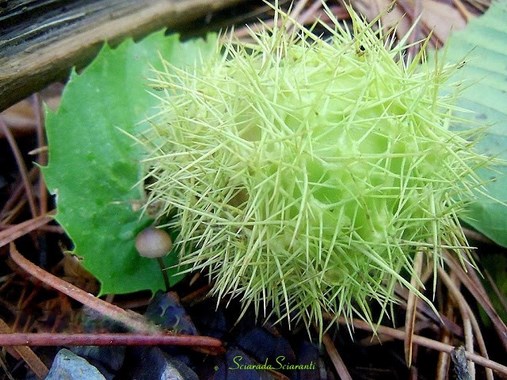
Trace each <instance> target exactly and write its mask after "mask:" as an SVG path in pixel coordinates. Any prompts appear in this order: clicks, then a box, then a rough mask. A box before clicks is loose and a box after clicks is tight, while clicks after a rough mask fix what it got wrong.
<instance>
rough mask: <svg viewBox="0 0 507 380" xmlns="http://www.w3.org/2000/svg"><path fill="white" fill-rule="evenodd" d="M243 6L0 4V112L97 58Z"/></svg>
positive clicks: (182, 0) (141, 0)
mask: <svg viewBox="0 0 507 380" xmlns="http://www.w3.org/2000/svg"><path fill="white" fill-rule="evenodd" d="M241 1H242V0H90V1H79V0H70V1H69V0H9V1H5V0H0V111H2V110H4V109H5V108H7V107H9V106H10V105H12V104H14V103H16V102H17V101H19V100H21V99H23V98H24V97H26V96H28V95H30V94H31V93H33V92H36V91H38V90H40V89H42V88H44V87H45V86H46V85H48V84H49V83H51V82H54V81H57V80H62V79H65V78H66V76H67V75H68V73H69V71H70V69H71V68H72V67H74V66H76V67H78V68H80V67H83V66H84V65H85V64H86V63H88V62H89V61H90V60H91V59H93V57H94V56H95V55H96V54H97V52H98V50H99V49H100V47H101V46H102V44H103V42H104V41H108V43H110V44H113V45H114V44H117V43H119V42H121V40H122V39H124V38H126V37H133V38H135V39H139V38H141V37H142V36H144V35H146V34H148V33H150V32H153V31H155V30H158V29H161V28H164V27H171V28H178V27H179V26H182V25H184V24H185V23H188V22H191V21H193V20H196V19H198V18H200V17H203V16H205V15H207V14H209V13H211V12H214V11H217V10H220V9H223V8H225V7H228V6H231V5H234V4H236V3H239V2H241Z"/></svg>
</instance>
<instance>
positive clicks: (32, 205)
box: [0, 118, 37, 217]
mask: <svg viewBox="0 0 507 380" xmlns="http://www.w3.org/2000/svg"><path fill="white" fill-rule="evenodd" d="M0 128H2V130H3V133H4V135H5V137H6V138H7V141H8V142H9V145H10V147H11V150H12V153H13V154H14V158H15V160H16V164H17V165H18V169H19V173H20V174H21V179H22V180H23V185H24V187H25V192H26V196H27V198H28V204H29V205H30V212H31V213H32V216H33V217H36V216H37V208H36V207H35V198H34V195H33V191H32V186H31V184H30V181H29V180H28V174H27V173H28V171H27V169H26V165H25V162H24V161H23V156H22V154H21V152H20V150H19V148H18V145H17V144H16V140H15V139H14V137H13V136H12V133H11V131H9V128H8V127H7V125H6V124H5V122H4V121H3V120H2V118H0Z"/></svg>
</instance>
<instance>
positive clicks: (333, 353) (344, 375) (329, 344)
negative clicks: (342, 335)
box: [322, 334, 352, 380]
mask: <svg viewBox="0 0 507 380" xmlns="http://www.w3.org/2000/svg"><path fill="white" fill-rule="evenodd" d="M322 343H324V347H326V351H327V354H328V355H329V358H330V359H331V362H332V363H333V366H334V368H335V369H336V373H337V374H338V376H339V378H340V379H341V380H352V376H350V373H349V371H348V369H347V366H346V365H345V363H344V362H343V360H342V358H341V356H340V354H339V353H338V350H337V349H336V347H335V345H334V343H333V341H332V340H331V338H330V337H329V335H328V334H324V335H323V336H322Z"/></svg>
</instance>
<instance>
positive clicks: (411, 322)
mask: <svg viewBox="0 0 507 380" xmlns="http://www.w3.org/2000/svg"><path fill="white" fill-rule="evenodd" d="M422 263H423V253H422V251H419V252H417V254H416V256H415V258H414V272H413V273H412V278H411V279H410V285H411V286H412V287H413V288H414V289H416V290H418V289H419V279H420V278H421V271H422ZM418 299H419V297H418V296H417V295H416V293H415V292H412V291H409V292H408V297H407V309H406V313H405V333H406V337H407V339H405V342H404V343H403V348H404V352H405V362H406V364H407V367H409V368H410V367H411V366H412V349H413V347H414V346H413V343H412V336H413V335H414V327H415V316H416V311H417V300H418Z"/></svg>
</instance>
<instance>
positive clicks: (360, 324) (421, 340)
mask: <svg viewBox="0 0 507 380" xmlns="http://www.w3.org/2000/svg"><path fill="white" fill-rule="evenodd" d="M330 317H331V316H330ZM338 322H339V323H341V324H347V323H349V324H350V323H351V322H352V324H353V325H354V327H355V328H357V329H361V330H365V331H371V332H373V331H374V329H373V327H372V326H370V325H369V324H368V323H366V322H364V321H362V320H360V319H356V318H354V319H352V321H351V320H350V319H345V318H339V319H338ZM375 333H377V334H385V335H389V336H392V337H393V338H396V339H399V340H404V339H405V332H404V331H400V330H396V329H393V328H391V327H387V326H375ZM413 342H414V343H416V344H418V345H420V346H424V347H427V348H430V349H432V350H436V351H441V352H446V353H448V354H451V352H452V351H453V350H454V349H455V347H454V346H451V345H449V344H445V343H442V342H438V341H436V340H433V339H429V338H426V337H423V336H420V335H414V337H413ZM465 355H466V358H467V359H468V360H471V361H473V362H474V363H476V364H479V365H481V366H483V367H486V368H491V369H492V370H493V371H496V372H497V373H499V374H501V375H502V376H507V367H506V366H504V365H502V364H500V363H497V362H495V361H493V360H490V359H486V358H484V357H482V356H480V355H477V354H474V353H471V352H466V353H465Z"/></svg>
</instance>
